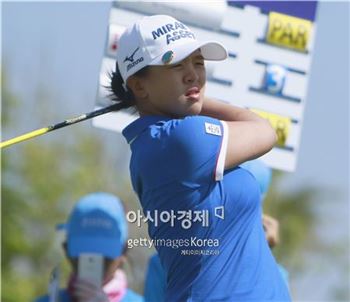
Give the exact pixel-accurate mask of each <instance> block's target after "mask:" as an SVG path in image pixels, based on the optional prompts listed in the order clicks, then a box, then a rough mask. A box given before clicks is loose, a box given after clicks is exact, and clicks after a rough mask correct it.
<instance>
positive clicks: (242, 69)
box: [93, 1, 315, 171]
mask: <svg viewBox="0 0 350 302" xmlns="http://www.w3.org/2000/svg"><path fill="white" fill-rule="evenodd" d="M194 11H195V12H196V13H195V14H194V13H193V12H194ZM150 14H169V15H172V16H174V17H176V18H177V19H179V20H180V21H183V22H185V23H186V25H188V26H189V27H191V28H192V29H193V31H194V32H195V34H196V37H197V38H198V39H208V38H209V39H210V40H217V41H219V42H221V43H222V44H224V45H225V46H226V48H227V49H228V52H229V57H228V59H227V60H225V61H222V62H215V63H213V62H210V63H208V64H207V88H206V93H207V95H208V96H210V97H213V98H216V99H219V100H222V101H224V102H227V103H232V104H234V105H237V106H241V107H245V108H249V109H251V110H253V111H255V112H257V113H258V114H261V115H262V116H264V117H266V118H268V119H269V120H270V122H271V124H272V125H273V126H274V128H275V129H276V132H277V134H278V143H277V144H276V146H275V147H274V148H273V150H271V151H270V152H269V153H268V154H266V155H264V156H263V157H261V160H263V161H264V162H265V163H266V164H267V165H269V166H270V167H272V168H275V169H280V170H284V171H294V170H295V168H296V162H297V155H298V150H299V143H300V135H301V130H302V120H303V112H304V107H305V101H306V95H307V86H308V85H307V84H308V78H309V75H310V66H311V57H312V53H313V41H314V35H315V24H314V23H313V22H311V21H309V20H304V19H300V18H296V17H291V16H288V15H285V14H279V13H274V12H270V13H269V14H266V13H263V12H262V11H261V10H260V9H259V8H257V7H255V6H250V5H243V6H228V5H226V3H225V2H216V5H213V2H211V4H209V3H206V2H201V3H199V2H191V3H184V2H182V3H179V2H142V1H141V2H137V3H136V2H118V3H115V4H114V5H113V7H112V8H111V12H110V19H109V28H108V35H107V43H106V51H105V56H104V58H103V61H102V66H101V73H100V85H99V91H98V95H97V106H105V105H110V104H111V102H110V100H109V99H108V97H107V96H108V94H110V92H109V91H107V90H106V89H105V88H104V87H105V86H108V85H109V78H108V74H109V73H111V72H112V71H114V70H115V59H114V58H115V54H116V51H117V49H118V37H119V36H120V34H121V33H122V32H123V30H124V29H125V27H127V26H129V25H130V24H132V23H134V22H135V21H136V20H138V19H140V18H141V17H143V16H144V15H150ZM136 118H137V115H132V114H130V113H129V112H127V111H123V112H118V113H109V114H107V115H104V116H100V117H97V118H95V119H94V120H93V124H94V125H95V126H97V127H101V128H106V129H110V130H114V131H118V132H120V131H121V130H122V129H123V128H124V127H125V126H127V125H128V124H129V123H130V122H131V121H133V120H134V119H136Z"/></svg>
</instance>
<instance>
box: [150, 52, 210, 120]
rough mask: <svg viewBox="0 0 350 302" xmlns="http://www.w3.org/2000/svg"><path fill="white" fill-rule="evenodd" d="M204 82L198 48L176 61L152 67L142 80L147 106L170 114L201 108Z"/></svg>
mask: <svg viewBox="0 0 350 302" xmlns="http://www.w3.org/2000/svg"><path fill="white" fill-rule="evenodd" d="M204 85H205V66H204V59H203V57H202V55H201V53H200V51H199V50H197V51H195V52H193V53H192V54H191V55H190V56H188V57H187V58H185V59H184V60H183V61H181V62H179V63H177V64H173V65H167V66H152V67H151V68H150V72H149V74H148V76H147V79H146V86H147V91H148V102H147V106H148V108H147V109H149V110H150V111H149V112H151V113H153V114H155V113H159V114H163V115H164V114H165V115H168V116H172V117H184V116H187V115H197V114H199V113H200V112H201V109H202V104H203V97H204Z"/></svg>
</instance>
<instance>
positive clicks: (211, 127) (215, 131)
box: [204, 123, 222, 136]
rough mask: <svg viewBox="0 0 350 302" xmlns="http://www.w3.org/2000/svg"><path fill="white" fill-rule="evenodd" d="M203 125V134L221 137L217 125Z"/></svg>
mask: <svg viewBox="0 0 350 302" xmlns="http://www.w3.org/2000/svg"><path fill="white" fill-rule="evenodd" d="M204 124H205V132H206V133H209V134H213V135H217V136H222V133H221V128H220V126H219V125H215V124H211V123H204Z"/></svg>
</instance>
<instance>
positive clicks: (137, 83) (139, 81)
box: [127, 76, 148, 99]
mask: <svg viewBox="0 0 350 302" xmlns="http://www.w3.org/2000/svg"><path fill="white" fill-rule="evenodd" d="M127 84H128V85H127V86H128V87H129V88H130V89H131V91H132V93H133V94H134V96H135V97H136V98H139V99H144V98H146V97H147V96H148V91H147V86H146V83H145V80H144V79H143V78H141V77H135V76H131V77H130V78H129V79H128V80H127Z"/></svg>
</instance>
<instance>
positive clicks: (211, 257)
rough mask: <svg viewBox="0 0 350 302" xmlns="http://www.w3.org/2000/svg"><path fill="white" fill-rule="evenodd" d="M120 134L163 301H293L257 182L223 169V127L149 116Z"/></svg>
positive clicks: (196, 120)
mask: <svg viewBox="0 0 350 302" xmlns="http://www.w3.org/2000/svg"><path fill="white" fill-rule="evenodd" d="M123 135H124V136H125V138H126V140H127V141H128V143H129V144H130V147H131V151H132V155H131V162H130V174H131V181H132V185H133V188H134V190H135V191H136V193H137V195H138V197H139V199H140V202H141V205H142V208H143V215H144V218H145V219H146V220H147V221H148V231H149V235H150V237H151V239H153V243H154V246H155V247H156V249H157V251H158V254H159V257H160V260H161V263H162V266H163V267H164V269H165V270H166V275H167V288H166V294H165V295H166V296H165V300H166V301H290V297H289V293H288V289H287V287H286V285H285V284H284V282H283V280H282V278H281V275H280V274H279V272H278V268H277V265H276V262H275V259H274V257H273V255H272V254H271V251H270V249H269V247H268V244H267V242H266V239H265V234H264V230H263V226H262V220H261V216H262V213H261V206H260V189H259V185H258V183H257V181H256V179H255V178H254V177H253V176H252V175H251V174H250V173H249V172H248V171H247V170H245V169H242V168H240V167H236V168H234V169H230V170H226V171H224V162H225V156H226V149H227V136H228V131H227V127H226V124H225V122H222V121H219V120H217V119H213V118H209V117H205V116H189V117H186V118H184V119H170V118H167V117H164V116H144V117H141V118H139V119H137V120H136V121H134V122H133V123H131V124H130V125H129V126H127V127H126V128H125V129H124V130H123ZM184 213H185V215H184ZM198 213H199V214H198ZM201 213H202V214H201Z"/></svg>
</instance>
